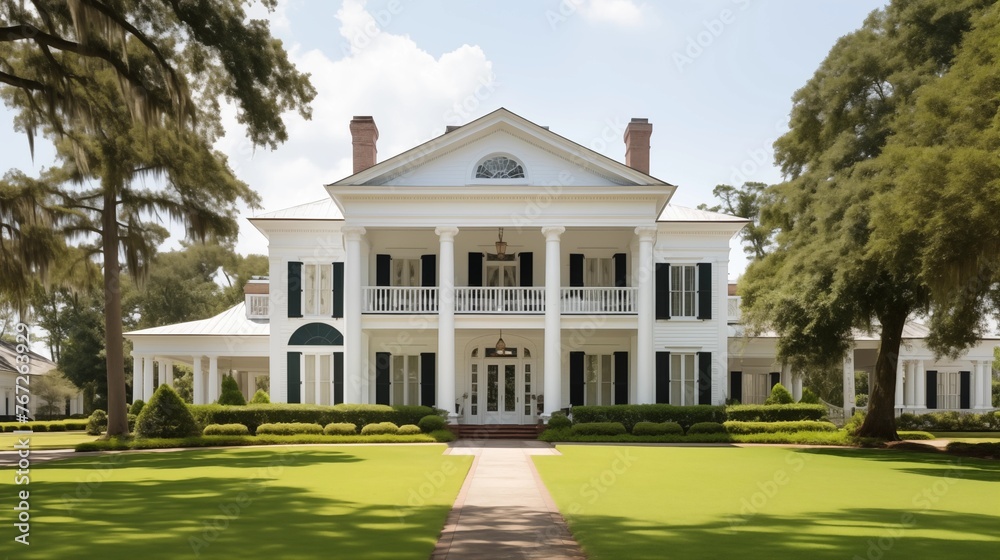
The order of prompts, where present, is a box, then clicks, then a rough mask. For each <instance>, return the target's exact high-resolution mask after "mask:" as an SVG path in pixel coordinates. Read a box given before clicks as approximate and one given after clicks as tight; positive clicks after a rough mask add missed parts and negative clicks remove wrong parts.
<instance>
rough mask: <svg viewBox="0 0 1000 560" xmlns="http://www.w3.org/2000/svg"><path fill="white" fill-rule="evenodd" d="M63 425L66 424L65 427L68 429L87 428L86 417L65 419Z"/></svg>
mask: <svg viewBox="0 0 1000 560" xmlns="http://www.w3.org/2000/svg"><path fill="white" fill-rule="evenodd" d="M63 425H64V426H66V429H67V430H68V431H74V430H86V429H87V420H86V419H84V420H66V421H65V422H63Z"/></svg>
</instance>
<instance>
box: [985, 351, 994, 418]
mask: <svg viewBox="0 0 1000 560" xmlns="http://www.w3.org/2000/svg"><path fill="white" fill-rule="evenodd" d="M983 399H984V401H983V407H984V408H993V361H992V360H987V361H985V362H983Z"/></svg>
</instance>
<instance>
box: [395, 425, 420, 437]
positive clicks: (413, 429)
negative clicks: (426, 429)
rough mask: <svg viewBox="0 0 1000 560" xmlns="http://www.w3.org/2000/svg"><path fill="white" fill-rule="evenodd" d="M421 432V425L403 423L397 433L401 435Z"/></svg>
mask: <svg viewBox="0 0 1000 560" xmlns="http://www.w3.org/2000/svg"><path fill="white" fill-rule="evenodd" d="M419 433H421V430H420V426H417V425H416V424H403V425H402V426H400V427H399V430H397V431H396V434H397V435H401V436H412V435H413V434H419Z"/></svg>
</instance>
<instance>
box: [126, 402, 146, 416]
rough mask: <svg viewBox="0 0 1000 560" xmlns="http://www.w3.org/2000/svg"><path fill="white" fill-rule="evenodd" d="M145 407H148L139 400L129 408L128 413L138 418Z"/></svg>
mask: <svg viewBox="0 0 1000 560" xmlns="http://www.w3.org/2000/svg"><path fill="white" fill-rule="evenodd" d="M144 406H146V403H145V402H143V400H142V399H138V400H136V401H135V402H134V403H132V406H130V407H128V413H129V414H135V415H136V416H138V415H139V413H140V412H142V407H144Z"/></svg>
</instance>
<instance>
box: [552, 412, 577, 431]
mask: <svg viewBox="0 0 1000 560" xmlns="http://www.w3.org/2000/svg"><path fill="white" fill-rule="evenodd" d="M572 425H573V421H572V420H570V419H569V418H568V417H567V416H566V415H565V414H562V413H553V414H552V416H551V417H550V418H549V423H548V424H546V429H548V430H559V429H562V428H569V427H570V426H572Z"/></svg>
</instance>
